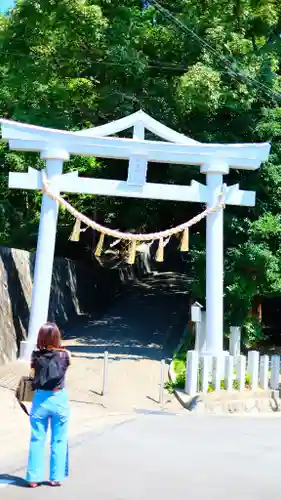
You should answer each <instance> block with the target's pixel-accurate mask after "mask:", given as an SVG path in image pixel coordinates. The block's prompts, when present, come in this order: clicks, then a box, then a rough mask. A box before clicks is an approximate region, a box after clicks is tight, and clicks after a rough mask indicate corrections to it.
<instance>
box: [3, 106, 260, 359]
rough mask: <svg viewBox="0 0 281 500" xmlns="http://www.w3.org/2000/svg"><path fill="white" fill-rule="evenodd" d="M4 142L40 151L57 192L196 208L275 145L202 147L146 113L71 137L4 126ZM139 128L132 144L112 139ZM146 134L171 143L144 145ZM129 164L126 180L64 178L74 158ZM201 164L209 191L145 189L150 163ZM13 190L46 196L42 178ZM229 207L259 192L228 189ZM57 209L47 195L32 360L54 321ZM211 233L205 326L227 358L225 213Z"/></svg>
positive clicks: (17, 180)
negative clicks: (39, 336)
mask: <svg viewBox="0 0 281 500" xmlns="http://www.w3.org/2000/svg"><path fill="white" fill-rule="evenodd" d="M0 122H1V128H2V138H3V139H6V140H8V142H9V146H10V148H11V149H13V150H16V151H34V152H40V154H41V158H42V159H44V160H46V171H47V176H48V179H49V180H50V181H51V189H52V190H54V191H55V192H56V193H60V192H68V193H87V194H95V195H105V196H123V197H131V198H149V199H158V200H173V201H190V202H198V203H206V204H207V206H208V207H211V206H213V205H214V204H215V203H216V201H217V198H218V196H219V195H220V193H221V190H222V186H223V176H224V175H226V174H228V173H229V169H230V168H235V169H241V170H256V169H257V168H259V167H260V165H261V163H262V162H263V161H266V160H267V159H268V156H269V152H270V144H268V143H263V144H201V143H198V142H196V141H194V140H192V139H190V138H188V137H186V136H184V135H182V134H179V133H177V132H175V131H174V130H171V129H170V128H168V127H166V126H165V125H162V124H160V123H159V122H157V121H156V120H154V119H153V118H151V117H150V116H148V115H147V114H146V113H144V112H143V111H138V112H137V113H134V114H132V115H130V116H127V117H125V118H122V119H120V120H117V121H115V122H111V123H109V124H106V125H102V126H100V127H95V128H92V129H87V130H82V131H80V132H66V131H61V130H55V129H49V128H44V127H38V126H33V125H27V124H23V123H18V122H13V121H10V120H4V119H3V120H1V121H0ZM131 127H133V138H132V139H124V138H119V137H107V136H108V135H111V134H116V133H118V132H120V131H122V130H126V129H128V128H131ZM145 129H147V130H149V131H151V132H153V133H154V134H155V135H158V136H159V137H161V138H162V139H164V140H165V141H170V142H163V141H148V140H145ZM71 154H72V155H84V156H85V155H86V156H95V157H104V158H118V159H128V160H129V168H128V178H127V181H118V180H107V179H92V178H91V179H89V178H83V177H79V175H78V172H70V173H67V174H63V162H64V161H67V160H69V157H70V155H71ZM151 161H153V162H158V163H176V164H184V165H187V166H188V165H198V166H199V167H200V169H201V173H204V174H206V180H207V182H206V185H203V184H200V183H198V182H195V181H192V182H191V184H190V186H182V185H181V186H177V185H174V184H156V183H148V182H146V174H147V167H148V163H149V162H151ZM9 187H10V188H16V189H33V190H34V189H42V187H43V186H42V179H41V174H40V172H39V171H37V170H35V169H33V168H29V169H28V172H27V173H15V172H11V173H10V174H9ZM224 195H225V204H226V205H241V206H254V205H255V192H253V191H244V190H240V189H239V184H236V185H234V186H226V187H225V188H224ZM57 217H58V205H57V203H56V202H55V201H53V200H52V199H51V198H49V197H48V196H47V195H46V194H43V199H42V208H41V216H40V226H39V234H38V244H37V251H36V261H35V271H34V285H33V291H32V305H31V313H30V321H29V331H28V343H27V347H26V350H25V353H24V357H25V358H29V356H30V353H31V351H32V349H33V347H34V344H35V343H36V339H37V334H38V330H39V328H40V326H41V325H42V324H43V323H44V322H45V321H46V320H47V318H48V309H49V299H50V290H51V281H52V269H53V259H54V249H55V240H56V231H57ZM206 224H207V230H206V324H207V333H206V335H207V339H206V340H207V351H208V353H209V354H211V355H218V354H220V353H221V352H222V351H223V211H222V210H220V211H217V212H215V213H213V214H211V215H209V216H208V217H207V222H206Z"/></svg>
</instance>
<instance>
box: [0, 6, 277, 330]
mask: <svg viewBox="0 0 281 500" xmlns="http://www.w3.org/2000/svg"><path fill="white" fill-rule="evenodd" d="M280 33H281V4H280V2H279V0H227V1H226V0H175V1H174V2H172V4H171V2H168V1H167V0H162V1H160V2H159V3H158V1H156V0H151V1H147V2H146V3H145V4H144V3H142V2H135V1H132V0H124V1H123V2H122V3H120V2H119V1H117V0H19V1H18V2H17V7H16V8H15V9H13V10H12V11H11V12H10V13H9V14H8V15H7V16H2V17H0V53H1V62H0V113H1V115H2V116H5V117H9V118H13V119H16V120H21V121H24V122H27V123H34V124H40V125H46V126H51V127H57V128H62V129H71V130H77V129H81V128H83V127H90V126H95V125H99V124H102V123H106V122H108V121H111V120H114V119H117V118H120V117H122V116H125V115H127V114H129V113H132V112H134V111H136V110H138V109H140V108H141V109H144V110H145V111H146V112H147V113H149V114H151V115H152V116H153V117H155V118H156V119H158V120H160V121H162V122H163V123H165V124H166V125H168V126H170V127H172V128H175V129H177V130H178V131H180V132H182V133H185V134H186V135H190V136H191V137H193V138H194V139H197V140H199V141H205V142H213V141H216V142H247V141H249V142H251V141H264V140H269V141H271V142H272V154H271V157H270V161H269V162H268V163H267V164H265V165H263V166H262V169H261V170H260V171H258V172H250V173H249V172H245V173H241V172H239V173H238V172H236V171H231V173H230V174H229V176H228V178H227V183H228V184H232V183H236V182H240V186H241V188H246V189H253V190H256V192H257V203H256V206H255V207H254V208H253V209H247V208H242V207H228V208H227V210H226V212H225V261H226V262H225V283H226V291H225V293H226V297H225V302H226V311H227V315H228V320H229V322H233V321H234V320H236V322H237V317H239V321H241V322H242V321H243V319H244V318H245V317H246V315H247V313H248V311H249V309H250V306H251V300H252V297H253V296H256V295H261V296H271V295H280V294H281V281H280V271H281V269H280V267H281V256H280V219H279V214H280V203H281V201H280V200H281V197H280V193H281V171H280V163H281V144H280V138H281V121H280V118H281V106H280V102H281V79H280V62H281V38H280ZM27 164H28V165H29V166H30V165H31V166H32V165H33V166H36V167H40V161H39V160H38V158H37V157H36V156H35V155H21V154H17V153H13V152H9V151H8V150H7V148H6V146H5V145H4V144H2V145H1V149H0V168H1V181H2V182H1V188H0V189H1V201H2V203H1V228H0V229H1V241H2V242H3V243H4V244H9V245H13V246H21V247H26V248H34V246H35V243H36V231H37V227H38V220H39V210H40V194H38V193H32V192H28V193H22V192H18V191H12V190H10V191H9V190H8V189H7V175H8V171H9V170H14V171H24V170H25V169H26V166H27ZM65 168H66V170H67V169H68V170H72V169H78V170H79V171H80V172H82V173H83V174H84V175H88V176H103V177H113V178H114V177H115V178H124V176H125V172H126V168H127V167H126V163H125V162H121V161H120V162H113V161H96V160H95V159H88V158H75V159H73V160H71V161H70V162H69V163H68V164H67V165H66V166H65ZM149 178H150V179H151V180H153V181H162V182H178V183H184V184H188V183H189V182H190V180H191V179H192V178H195V179H197V180H200V181H201V182H202V181H203V182H204V180H203V178H202V177H201V176H200V174H199V172H198V169H196V168H193V167H180V166H171V165H165V166H164V165H161V167H160V166H159V165H151V166H150V167H149ZM71 199H72V200H75V203H76V205H77V206H78V207H79V209H80V210H82V211H83V212H85V213H87V214H89V215H90V216H93V215H94V214H95V216H97V217H98V219H99V220H100V221H103V222H106V223H108V224H112V225H114V226H115V227H120V228H122V229H132V228H136V229H141V230H150V229H153V230H156V229H159V228H164V227H167V226H169V225H173V224H175V223H178V222H182V221H183V220H186V219H187V218H189V217H191V216H192V215H194V214H195V213H197V212H198V211H199V210H200V207H199V206H195V205H192V204H191V205H188V206H186V205H182V204H176V203H165V202H161V203H160V202H154V201H141V200H123V199H111V198H98V197H89V196H81V197H71ZM72 222H73V221H72V220H71V218H70V217H69V216H68V214H67V213H64V212H62V213H61V216H60V224H59V233H58V242H59V251H60V252H61V253H67V252H69V247H68V246H67V244H66V239H67V238H66V236H67V235H68V234H69V232H70V227H71V224H72ZM89 238H90V237H89ZM84 241H85V242H86V243H87V238H86V237H85V239H84ZM204 241H205V231H204V225H203V224H201V225H200V226H198V227H197V226H196V227H195V228H194V232H193V234H192V237H191V245H192V251H191V254H190V256H189V258H188V259H187V261H186V269H187V271H188V272H191V270H193V271H194V276H195V278H194V282H193V291H194V294H196V295H197V296H198V298H201V299H202V298H204V296H205V292H204V286H205V283H204V282H205V264H204V259H205V255H204V246H205V243H204ZM80 251H82V250H81V248H80Z"/></svg>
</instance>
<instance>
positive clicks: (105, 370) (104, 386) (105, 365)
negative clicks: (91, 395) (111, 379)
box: [101, 351, 108, 396]
mask: <svg viewBox="0 0 281 500" xmlns="http://www.w3.org/2000/svg"><path fill="white" fill-rule="evenodd" d="M107 380H108V351H105V352H104V362H103V380H102V391H101V394H102V396H104V395H105V394H106V393H107Z"/></svg>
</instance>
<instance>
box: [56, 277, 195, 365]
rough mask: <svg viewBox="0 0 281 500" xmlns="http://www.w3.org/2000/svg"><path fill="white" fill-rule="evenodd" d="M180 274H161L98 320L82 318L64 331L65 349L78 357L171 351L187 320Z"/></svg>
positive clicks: (129, 356) (134, 355)
mask: <svg viewBox="0 0 281 500" xmlns="http://www.w3.org/2000/svg"><path fill="white" fill-rule="evenodd" d="M188 311H189V282H188V279H187V278H186V276H184V275H181V274H175V273H161V274H157V275H154V276H153V277H150V278H149V279H147V280H145V281H144V282H142V283H138V284H137V285H134V286H133V287H132V288H131V291H130V293H129V294H126V296H125V297H123V298H121V299H120V300H118V301H117V303H116V304H115V305H114V306H113V308H112V309H111V311H110V312H109V313H107V314H106V315H105V316H104V317H103V318H102V319H94V318H91V317H85V318H84V319H83V320H82V321H80V324H79V325H74V326H73V327H70V328H68V329H67V330H66V333H65V335H64V337H65V340H66V343H67V348H68V349H69V350H70V351H71V352H72V353H73V354H74V355H75V356H76V357H81V358H83V357H84V358H91V357H95V358H101V357H103V353H104V351H105V350H107V351H108V352H109V354H110V358H111V359H114V356H116V360H117V359H118V358H119V357H120V356H121V358H122V359H138V358H148V359H155V360H159V359H160V358H161V357H163V356H170V355H171V353H172V351H173V350H174V349H175V348H176V346H177V344H178V342H179V340H180V338H181V335H182V333H183V329H184V326H185V325H186V323H187V321H188Z"/></svg>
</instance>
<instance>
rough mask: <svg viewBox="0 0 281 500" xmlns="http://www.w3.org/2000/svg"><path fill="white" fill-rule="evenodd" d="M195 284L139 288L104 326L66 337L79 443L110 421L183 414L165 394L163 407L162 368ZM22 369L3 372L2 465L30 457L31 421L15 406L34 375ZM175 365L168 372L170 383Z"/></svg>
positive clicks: (167, 277)
mask: <svg viewBox="0 0 281 500" xmlns="http://www.w3.org/2000/svg"><path fill="white" fill-rule="evenodd" d="M187 291H188V283H187V282H186V278H185V277H184V276H182V275H176V274H172V273H167V274H160V275H156V276H154V277H152V278H150V279H148V280H147V281H146V282H145V283H141V284H139V285H136V286H133V287H132V289H131V292H130V293H129V294H128V295H127V296H126V297H124V298H123V299H122V300H119V301H118V302H117V303H116V304H115V305H114V307H113V308H111V310H110V311H109V312H108V314H107V315H106V316H104V317H103V318H102V320H99V321H97V320H94V319H88V318H84V320H83V319H81V321H80V322H79V323H75V324H74V325H69V328H67V329H66V332H65V333H66V337H67V340H66V342H65V344H66V346H67V348H69V349H70V350H71V351H72V353H73V361H72V366H71V368H70V370H69V372H68V375H67V385H68V389H69V393H70V398H71V406H72V419H71V436H72V437H74V436H77V435H80V434H81V433H84V432H86V431H89V429H90V428H91V426H92V425H93V426H94V427H95V425H96V423H97V421H99V420H100V421H103V420H104V421H107V419H109V420H108V422H109V423H110V422H111V421H112V419H113V418H114V419H116V418H120V417H122V416H124V415H126V416H127V415H131V414H134V413H135V411H142V410H157V411H158V410H162V411H183V409H182V407H181V406H180V404H179V403H178V401H177V400H176V399H175V398H174V397H173V396H170V395H169V394H167V393H165V397H164V401H163V405H161V406H160V405H159V382H160V360H161V359H162V358H163V357H170V356H171V354H172V351H173V349H174V348H175V347H176V345H177V343H178V341H179V339H180V337H181V335H182V332H183V328H184V324H185V319H186V318H187V311H188V300H187ZM105 349H107V350H108V351H109V367H108V392H107V394H106V395H104V396H101V389H102V378H103V353H104V350H105ZM28 371H29V367H28V365H27V364H25V363H22V362H16V363H11V364H8V365H5V366H2V367H0V401H1V412H0V465H1V464H2V463H5V462H6V465H7V464H8V463H10V462H11V463H13V457H14V456H15V455H17V454H21V453H22V454H26V453H27V446H28V440H29V425H28V418H27V417H26V415H25V414H24V413H23V412H22V410H21V409H20V408H19V407H18V405H17V404H16V403H15V401H14V398H13V392H12V390H13V389H15V387H16V385H17V383H18V380H19V379H20V376H21V375H23V374H28ZM167 371H168V364H166V366H165V378H166V379H167Z"/></svg>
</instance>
